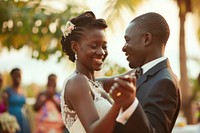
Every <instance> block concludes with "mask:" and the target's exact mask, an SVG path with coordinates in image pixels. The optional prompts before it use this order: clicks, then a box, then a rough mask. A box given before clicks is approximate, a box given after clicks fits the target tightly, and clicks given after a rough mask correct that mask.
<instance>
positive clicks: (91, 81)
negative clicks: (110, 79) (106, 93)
mask: <svg viewBox="0 0 200 133" xmlns="http://www.w3.org/2000/svg"><path fill="white" fill-rule="evenodd" d="M75 73H76V74H82V73H80V72H79V71H75ZM83 75H84V74H83ZM86 77H87V76H86ZM87 79H88V81H89V82H90V83H91V84H92V86H94V87H96V88H98V87H100V86H101V85H100V83H99V82H98V81H93V80H91V79H89V78H87Z"/></svg>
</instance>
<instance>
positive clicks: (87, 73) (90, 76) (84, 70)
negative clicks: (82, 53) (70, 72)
mask: <svg viewBox="0 0 200 133" xmlns="http://www.w3.org/2000/svg"><path fill="white" fill-rule="evenodd" d="M75 70H76V71H77V72H79V73H81V74H83V75H85V76H86V77H87V78H88V79H90V80H93V81H94V80H95V77H94V71H90V70H88V69H87V68H85V67H83V66H79V65H77V66H76V69H75Z"/></svg>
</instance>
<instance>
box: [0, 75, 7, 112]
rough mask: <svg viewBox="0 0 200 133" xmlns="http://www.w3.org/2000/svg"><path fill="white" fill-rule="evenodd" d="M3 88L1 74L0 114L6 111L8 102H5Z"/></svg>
mask: <svg viewBox="0 0 200 133" xmlns="http://www.w3.org/2000/svg"><path fill="white" fill-rule="evenodd" d="M2 86H3V76H2V74H1V73H0V114H1V113H3V112H5V111H6V101H5V100H4V94H3V92H2Z"/></svg>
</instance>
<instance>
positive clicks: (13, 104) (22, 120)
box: [6, 88, 31, 133]
mask: <svg viewBox="0 0 200 133" xmlns="http://www.w3.org/2000/svg"><path fill="white" fill-rule="evenodd" d="M6 92H7V93H8V94H9V98H8V111H9V113H10V114H12V115H14V116H16V118H17V121H18V123H19V125H20V128H21V131H19V132H17V133H31V131H30V125H29V121H28V118H27V117H26V116H25V113H23V106H24V105H25V103H26V100H25V96H24V95H20V94H18V93H16V92H15V91H14V90H13V89H12V88H7V89H6Z"/></svg>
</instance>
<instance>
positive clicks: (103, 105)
mask: <svg viewBox="0 0 200 133" xmlns="http://www.w3.org/2000/svg"><path fill="white" fill-rule="evenodd" d="M74 74H76V73H73V74H72V75H74ZM72 75H71V76H72ZM71 76H69V78H70V77H71ZM69 78H67V79H66V80H65V83H64V87H63V90H62V93H61V113H62V119H63V122H64V124H65V126H66V128H67V129H68V130H69V131H70V133H86V132H85V130H84V127H83V126H82V124H81V122H80V120H79V118H78V116H77V114H76V112H75V111H74V110H70V109H69V108H68V106H67V104H65V100H64V92H65V86H66V84H67V82H68V79H69ZM88 82H89V84H90V87H91V90H92V91H93V93H94V104H95V107H96V110H97V112H98V114H99V117H100V118H102V117H103V116H104V115H105V114H106V113H107V112H108V110H109V109H110V108H111V104H110V103H109V102H108V100H106V99H105V98H103V97H102V96H101V94H99V93H98V92H97V89H102V87H101V85H100V84H99V85H95V84H96V83H94V82H92V81H90V80H89V79H88Z"/></svg>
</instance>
